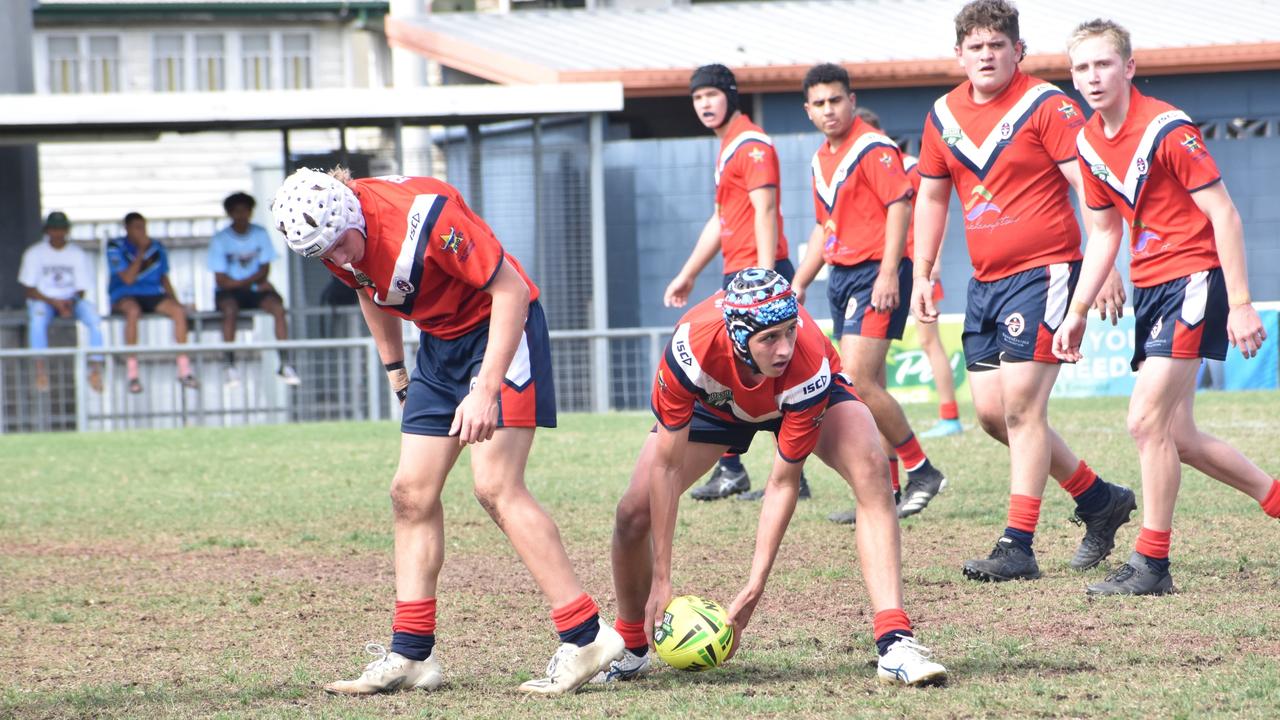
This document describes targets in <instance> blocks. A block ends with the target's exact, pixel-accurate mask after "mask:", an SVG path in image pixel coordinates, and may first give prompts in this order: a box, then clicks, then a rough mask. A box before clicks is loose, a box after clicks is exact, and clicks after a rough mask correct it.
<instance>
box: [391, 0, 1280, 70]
mask: <svg viewBox="0 0 1280 720" xmlns="http://www.w3.org/2000/svg"><path fill="white" fill-rule="evenodd" d="M962 5H963V3H962V2H959V1H958V0H847V1H845V2H837V1H835V0H789V1H785V2H751V3H711V4H699V5H692V6H682V7H671V8H664V9H656V10H543V11H519V12H513V13H508V14H477V13H451V14H438V15H430V16H420V17H413V18H403V17H400V18H397V17H392V18H391V19H390V21H389V27H388V35H389V37H391V39H392V41H393V42H394V43H396V44H398V45H401V46H405V47H408V48H410V49H414V50H418V51H419V52H422V53H423V54H426V55H428V56H430V57H433V58H434V59H437V60H440V61H441V62H442V63H443V64H446V65H449V66H452V67H458V69H461V70H464V71H466V72H470V73H473V74H478V75H480V76H481V77H485V78H486V79H490V80H494V81H497V82H512V81H529V80H532V79H534V78H537V79H540V80H542V81H555V80H576V79H585V77H586V76H592V77H593V78H594V79H600V78H603V77H608V76H609V75H608V73H615V74H618V76H619V79H622V80H623V82H624V84H627V85H628V87H629V89H632V88H633V86H634V84H633V83H627V80H626V78H625V77H624V76H623V74H625V73H629V72H630V73H635V72H637V71H642V72H647V73H651V74H652V73H658V74H662V73H664V71H675V70H679V71H681V72H687V71H688V70H689V69H691V68H694V67H697V66H698V65H702V64H704V63H708V62H722V63H724V64H726V65H729V66H730V67H733V68H735V69H740V68H741V69H748V68H781V67H807V66H809V65H812V64H815V63H818V62H838V63H841V64H845V65H850V66H856V65H858V64H864V63H877V64H883V63H890V64H905V63H920V62H922V61H927V62H930V63H932V64H934V66H933V67H932V68H931V70H930V72H932V73H934V74H936V73H937V72H939V71H943V73H944V74H956V73H958V68H956V66H955V65H954V62H955V61H954V54H953V52H952V48H953V47H954V45H955V30H954V25H953V21H954V20H953V19H954V16H955V14H956V12H958V11H959V9H960V8H961V7H962ZM1017 5H1018V9H1019V11H1020V14H1021V29H1022V35H1023V38H1024V39H1025V40H1026V41H1027V43H1028V46H1029V50H1030V55H1031V56H1033V57H1032V58H1029V59H1033V58H1034V56H1038V55H1044V56H1051V57H1053V58H1054V59H1055V61H1060V60H1061V56H1062V53H1063V51H1064V47H1065V42H1066V38H1067V35H1068V34H1069V33H1070V31H1071V30H1072V29H1073V28H1074V27H1075V26H1076V25H1077V24H1078V23H1080V22H1081V21H1084V20H1088V19H1091V18H1094V17H1109V18H1111V19H1114V20H1116V21H1118V22H1120V23H1121V24H1123V25H1125V26H1126V27H1127V28H1129V29H1130V31H1131V32H1132V33H1134V45H1135V49H1138V50H1139V51H1143V52H1146V51H1174V52H1173V55H1170V53H1169V52H1165V55H1170V57H1171V58H1172V57H1174V56H1177V57H1181V54H1180V53H1181V51H1182V50H1184V49H1187V48H1204V47H1207V46H1267V45H1270V44H1276V43H1280V10H1277V8H1276V4H1275V3H1274V2H1269V1H1268V0H1236V1H1235V2H1229V3H1219V4H1216V5H1214V6H1213V7H1212V9H1209V8H1207V7H1206V6H1205V4H1204V3H1203V2H1202V0H1126V1H1125V2H1115V0H1074V1H1068V2H1062V1H1059V2H1055V1H1053V0H1021V1H1020V2H1018V3H1017ZM1278 49H1280V48H1278ZM1278 54H1280V53H1278ZM1162 57H1163V56H1162ZM1139 58H1140V60H1141V58H1142V56H1141V54H1139ZM937 61H947V62H950V63H951V65H950V67H945V66H936V63H937ZM744 84H749V83H744Z"/></svg>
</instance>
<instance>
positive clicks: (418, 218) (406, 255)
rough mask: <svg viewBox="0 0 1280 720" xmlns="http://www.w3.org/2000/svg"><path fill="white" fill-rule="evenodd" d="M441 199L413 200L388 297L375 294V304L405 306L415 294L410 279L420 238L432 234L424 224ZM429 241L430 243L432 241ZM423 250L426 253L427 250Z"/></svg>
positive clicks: (425, 196)
mask: <svg viewBox="0 0 1280 720" xmlns="http://www.w3.org/2000/svg"><path fill="white" fill-rule="evenodd" d="M439 197H440V196H439V195H417V196H415V197H414V198H413V205H411V206H410V207H409V212H407V213H405V217H406V220H405V232H404V239H403V240H401V241H400V254H399V255H397V256H396V266H395V269H394V270H392V271H391V279H390V280H389V281H387V290H386V297H378V294H377V293H376V292H375V293H374V294H373V301H374V302H375V303H377V304H379V305H403V304H404V299H405V297H406V296H407V295H410V294H412V293H413V292H414V290H415V288H414V287H413V284H412V283H411V282H410V281H409V278H410V277H411V276H412V274H413V263H414V262H415V261H417V260H418V259H419V250H418V237H419V236H420V235H421V234H422V233H424V232H431V228H424V227H423V224H424V223H426V221H427V216H428V215H430V214H431V206H433V205H435V203H436V200H437V199H439ZM427 241H428V242H430V239H428V240H427ZM422 250H423V251H424V252H425V250H426V248H422ZM402 282H403V284H402ZM404 287H408V288H409V290H407V291H406V290H403V289H401V288H404Z"/></svg>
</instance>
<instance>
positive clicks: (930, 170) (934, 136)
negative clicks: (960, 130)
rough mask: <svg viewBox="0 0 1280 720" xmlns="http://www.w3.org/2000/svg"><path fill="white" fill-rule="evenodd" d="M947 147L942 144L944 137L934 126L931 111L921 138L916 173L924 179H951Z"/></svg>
mask: <svg viewBox="0 0 1280 720" xmlns="http://www.w3.org/2000/svg"><path fill="white" fill-rule="evenodd" d="M946 153H947V147H946V145H945V144H943V142H942V135H940V134H939V133H938V128H936V127H934V124H933V112H932V111H930V112H929V114H928V116H926V117H925V120H924V133H923V134H922V135H921V137H920V157H919V160H918V162H917V163H916V172H918V173H920V175H921V176H923V177H930V178H949V177H951V169H950V168H949V167H947V155H946Z"/></svg>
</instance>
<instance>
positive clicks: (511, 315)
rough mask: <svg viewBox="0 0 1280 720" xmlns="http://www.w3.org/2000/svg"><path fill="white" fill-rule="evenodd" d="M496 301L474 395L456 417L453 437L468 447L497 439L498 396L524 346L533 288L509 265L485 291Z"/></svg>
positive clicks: (452, 431)
mask: <svg viewBox="0 0 1280 720" xmlns="http://www.w3.org/2000/svg"><path fill="white" fill-rule="evenodd" d="M485 292H487V293H489V296H490V297H491V298H493V305H492V308H491V310H490V313H491V314H490V316H489V344H488V346H487V347H486V348H485V351H484V360H483V361H481V363H480V373H479V374H478V375H477V376H476V379H475V384H474V385H473V386H472V388H471V392H470V393H468V394H467V396H466V397H465V398H463V399H462V402H461V403H460V404H459V405H458V409H457V410H456V411H455V412H454V414H453V424H452V425H451V426H450V427H449V434H450V435H453V434H455V433H456V434H457V435H458V442H460V443H462V444H464V445H466V444H470V443H477V442H484V441H485V440H488V439H489V438H491V437H493V432H494V430H496V429H497V427H498V394H499V393H500V392H501V391H502V379H503V378H504V377H505V376H506V374H507V369H508V368H510V367H511V360H512V358H514V357H515V356H516V350H517V349H519V347H520V336H521V334H522V333H523V332H524V323H525V317H526V315H528V312H529V286H528V285H526V284H525V282H524V280H523V279H522V278H521V277H520V274H519V273H517V272H516V271H515V269H514V268H513V267H512V266H511V265H510V264H509V263H505V262H504V263H503V264H502V266H501V267H499V268H498V274H497V275H496V276H495V277H494V278H493V281H492V282H490V283H489V286H488V287H487V288H485Z"/></svg>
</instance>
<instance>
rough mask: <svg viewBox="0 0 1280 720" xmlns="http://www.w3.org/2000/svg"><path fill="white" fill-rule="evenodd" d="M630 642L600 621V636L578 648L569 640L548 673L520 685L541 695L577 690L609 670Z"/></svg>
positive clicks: (557, 652) (549, 663)
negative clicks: (623, 639)
mask: <svg viewBox="0 0 1280 720" xmlns="http://www.w3.org/2000/svg"><path fill="white" fill-rule="evenodd" d="M626 649H627V648H626V644H625V643H624V642H623V641H622V636H621V635H619V634H618V631H617V630H614V629H613V628H611V627H609V626H608V625H606V624H604V622H603V621H601V623H600V630H599V632H597V633H596V639H595V640H593V641H592V642H591V644H589V645H584V646H582V647H578V646H577V645H573V644H570V643H565V644H563V645H561V646H560V648H559V649H558V650H556V654H555V655H552V656H551V661H550V662H548V663H547V676H546V677H545V678H538V679H536V680H530V681H528V682H526V683H524V684H522V685H521V686H520V689H521V690H523V691H525V692H527V693H536V694H539V695H563V694H565V693H571V692H575V691H577V689H578V688H580V687H582V686H583V685H585V684H586V683H587V682H588V681H589V680H591V678H593V677H595V676H596V675H598V674H600V673H601V672H606V671H608V670H609V666H610V665H611V664H612V663H613V661H614V660H618V659H620V658H621V657H622V654H623V653H624V652H626Z"/></svg>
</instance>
